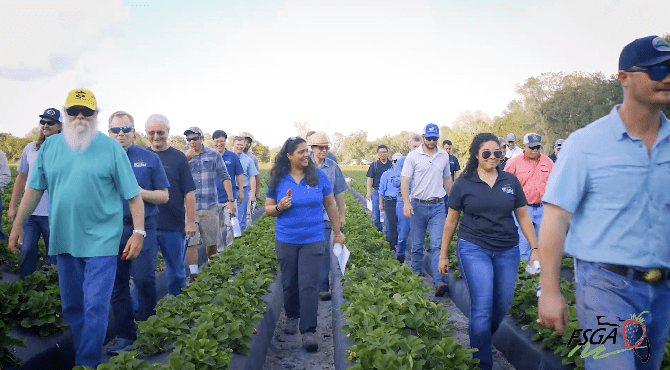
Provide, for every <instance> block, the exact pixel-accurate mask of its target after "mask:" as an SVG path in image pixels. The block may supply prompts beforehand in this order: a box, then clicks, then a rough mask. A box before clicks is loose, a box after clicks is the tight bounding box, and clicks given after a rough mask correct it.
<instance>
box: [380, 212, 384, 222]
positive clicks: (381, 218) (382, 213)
mask: <svg viewBox="0 0 670 370" xmlns="http://www.w3.org/2000/svg"><path fill="white" fill-rule="evenodd" d="M379 222H386V216H385V212H384V211H381V212H379Z"/></svg>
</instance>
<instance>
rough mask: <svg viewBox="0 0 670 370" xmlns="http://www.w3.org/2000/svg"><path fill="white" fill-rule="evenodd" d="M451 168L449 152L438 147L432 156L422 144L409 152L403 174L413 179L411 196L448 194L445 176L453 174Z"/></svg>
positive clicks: (441, 195)
mask: <svg viewBox="0 0 670 370" xmlns="http://www.w3.org/2000/svg"><path fill="white" fill-rule="evenodd" d="M450 169H451V168H450V166H449V153H447V152H445V151H444V150H443V149H440V148H437V152H435V154H433V155H432V156H430V155H428V154H427V153H426V152H424V151H423V145H421V146H420V147H418V148H416V149H415V150H413V151H411V152H410V153H409V154H407V158H406V159H405V163H404V165H403V167H402V173H401V176H402V177H409V178H410V180H411V181H412V192H411V193H410V198H412V199H414V198H415V199H421V200H427V199H431V198H442V197H444V196H445V195H446V194H447V192H446V191H445V190H444V178H445V177H450V176H451V171H450ZM410 200H411V199H410Z"/></svg>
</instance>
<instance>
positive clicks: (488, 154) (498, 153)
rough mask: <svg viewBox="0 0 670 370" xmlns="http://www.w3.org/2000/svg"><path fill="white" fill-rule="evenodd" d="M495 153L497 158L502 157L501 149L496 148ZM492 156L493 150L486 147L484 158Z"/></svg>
mask: <svg viewBox="0 0 670 370" xmlns="http://www.w3.org/2000/svg"><path fill="white" fill-rule="evenodd" d="M493 155H494V156H495V157H496V158H500V157H502V152H501V151H500V150H495V151H493ZM490 156H491V151H490V150H488V149H486V150H484V151H483V152H482V158H484V159H487V158H488V157H490Z"/></svg>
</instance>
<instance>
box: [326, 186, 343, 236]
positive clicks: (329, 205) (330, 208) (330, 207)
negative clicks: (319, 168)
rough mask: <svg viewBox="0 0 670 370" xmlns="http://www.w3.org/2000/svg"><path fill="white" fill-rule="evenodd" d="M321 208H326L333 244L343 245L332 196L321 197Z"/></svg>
mask: <svg viewBox="0 0 670 370" xmlns="http://www.w3.org/2000/svg"><path fill="white" fill-rule="evenodd" d="M323 206H324V207H326V212H328V218H330V222H331V224H332V225H333V244H337V243H340V244H344V234H342V231H341V230H340V219H339V218H338V217H337V206H336V205H335V198H334V197H333V194H328V195H326V196H325V197H323Z"/></svg>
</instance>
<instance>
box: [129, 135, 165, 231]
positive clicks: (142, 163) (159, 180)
mask: <svg viewBox="0 0 670 370" xmlns="http://www.w3.org/2000/svg"><path fill="white" fill-rule="evenodd" d="M126 154H127V155H128V160H130V167H132V169H133V173H135V178H136V179H137V184H138V185H139V186H140V188H142V189H144V190H159V189H166V188H169V187H170V182H169V181H168V179H167V176H166V175H165V169H163V163H162V162H161V160H160V158H159V157H158V155H157V154H156V153H153V152H151V151H149V150H147V149H144V148H142V147H141V146H137V145H131V146H130V148H128V150H127V151H126ZM122 200H123V199H122ZM121 203H123V218H124V219H128V218H131V217H132V215H131V214H130V207H129V206H128V202H126V201H122V202H121ZM157 214H158V205H157V204H153V203H149V202H147V201H144V219H148V218H150V217H155V216H156V215H157Z"/></svg>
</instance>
